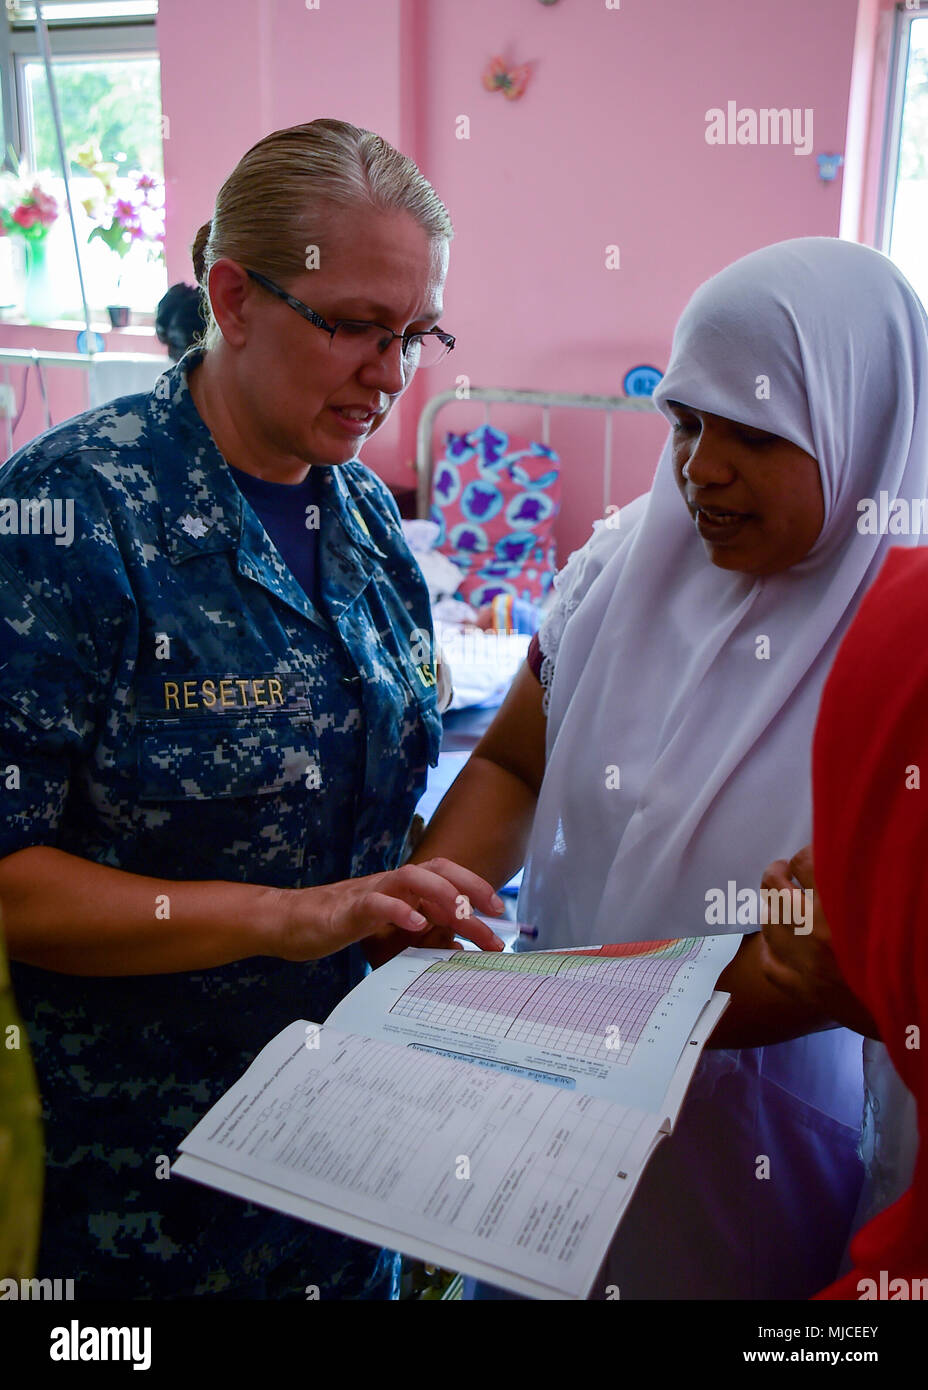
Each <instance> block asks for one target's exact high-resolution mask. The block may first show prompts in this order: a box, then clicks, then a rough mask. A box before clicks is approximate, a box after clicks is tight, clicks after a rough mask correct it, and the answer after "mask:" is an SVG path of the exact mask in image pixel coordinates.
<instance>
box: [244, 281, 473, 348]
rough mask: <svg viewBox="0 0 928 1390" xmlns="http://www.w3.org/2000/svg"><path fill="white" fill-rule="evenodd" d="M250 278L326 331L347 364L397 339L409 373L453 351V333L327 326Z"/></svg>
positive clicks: (350, 323)
mask: <svg viewBox="0 0 928 1390" xmlns="http://www.w3.org/2000/svg"><path fill="white" fill-rule="evenodd" d="M247 274H248V275H249V276H250V277H251V279H252V280H254V281H255V282H256V283H257V284H259V285H261V287H262V288H263V289H266V290H269V291H270V293H271V294H276V295H277V298H278V299H282V300H283V301H284V303H285V304H289V305H290V308H291V309H295V310H296V312H297V313H298V314H300V315H301V317H302V318H304V319H308V320H309V322H310V323H314V324H315V325H316V327H317V328H322V329H324V331H325V332H326V333H328V335H329V347H330V349H331V350H332V351H333V352H338V353H339V355H340V356H342V357H344V358H345V359H346V360H355V361H357V362H359V363H360V362H361V361H363V360H364V358H365V357H368V356H370V355H372V354H373V352H374V350H375V349H376V350H377V352H379V353H380V354H381V355H383V353H385V352H386V351H387V348H388V347H389V346H390V344H391V343H392V342H393V339H394V338H401V339H402V342H403V365H404V367H406V368H408V369H409V370H414V369H415V368H417V367H434V366H435V364H436V362H440V361H441V359H442V358H443V357H445V356H446V355H447V354H448V353H449V352H450V351H451V349H452V348H453V347H454V338H453V337H452V336H451V334H450V333H444V332H442V330H441V329H440V328H428V329H426V330H425V332H419V333H410V332H409V331H408V329H407V331H406V332H405V333H394V332H393V329H392V328H386V327H385V326H384V325H383V324H382V323H371V322H369V321H368V320H361V319H338V320H337V322H335V323H327V322H326V321H325V319H324V318H323V317H322V315H321V314H317V313H316V311H315V309H310V307H309V305H308V304H304V303H303V301H302V300H301V299H297V298H296V297H295V296H294V295H292V294H288V293H287V291H286V290H282V289H281V288H280V286H279V285H275V284H274V281H273V280H269V279H268V278H267V276H266V275H259V274H258V272H257V271H256V270H249V271H248V272H247Z"/></svg>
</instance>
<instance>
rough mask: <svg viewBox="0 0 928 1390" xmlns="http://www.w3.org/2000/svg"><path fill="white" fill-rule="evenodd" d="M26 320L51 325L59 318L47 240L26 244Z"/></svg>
mask: <svg viewBox="0 0 928 1390" xmlns="http://www.w3.org/2000/svg"><path fill="white" fill-rule="evenodd" d="M25 310H26V318H27V319H28V320H29V322H30V323H51V322H52V321H53V320H54V319H55V318H57V317H58V299H57V296H56V294H55V287H54V285H53V283H52V278H51V275H50V273H49V269H48V265H47V262H46V248H45V239H44V237H43V238H42V240H41V241H27V242H26V303H25Z"/></svg>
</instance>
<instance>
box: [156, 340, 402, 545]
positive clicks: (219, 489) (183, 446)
mask: <svg viewBox="0 0 928 1390" xmlns="http://www.w3.org/2000/svg"><path fill="white" fill-rule="evenodd" d="M203 356H204V349H203V348H191V349H189V351H188V352H186V353H185V354H184V356H183V357H182V358H181V360H180V361H179V362H177V363H175V365H174V366H173V367H172V368H170V369H169V370H168V371H166V372H164V373H163V374H162V375H161V376H160V377H159V378H158V380H157V382H156V383H155V387H154V390H153V391H152V393H151V397H150V400H149V423H150V426H151V442H152V450H153V453H154V456H155V467H156V473H157V484H158V494H159V497H160V499H161V507H162V514H163V521H164V534H165V537H166V542H167V550H168V555H169V556H170V558H171V560H172V562H179V561H182V560H186V559H188V558H190V557H191V556H193V555H206V554H211V553H215V552H217V551H222V550H233V549H237V548H238V547H239V546H240V545H241V543H242V539H243V514H244V498H243V496H242V494H241V492H240V491H239V488H238V486H237V484H236V482H235V479H234V478H233V476H232V474H231V472H230V471H229V469H228V467H227V466H226V462H225V459H224V458H223V456H222V454H221V453H220V452H219V450H218V448H217V447H216V444H215V441H214V440H213V437H212V435H211V434H210V432H209V430H208V428H207V426H206V422H205V421H204V420H203V418H202V417H201V415H200V413H199V411H198V410H197V408H196V406H195V405H194V401H193V396H192V395H191V393H190V387H189V384H188V380H187V378H188V374H189V373H190V372H191V371H192V370H193V369H194V367H196V366H197V365H198V364H199V363H200V362H201V361H202V359H203ZM323 482H324V485H325V486H324V498H325V506H326V508H327V510H328V511H329V514H330V517H331V519H333V520H335V519H337V521H338V523H339V525H340V526H341V528H342V530H343V531H344V533H345V536H346V538H347V539H348V541H350V543H351V544H352V545H354V546H357V547H358V548H359V549H360V550H362V551H365V552H367V553H368V554H370V555H374V556H376V557H377V558H378V559H383V558H384V552H383V551H382V550H381V549H380V547H379V546H378V545H377V544H376V542H375V541H374V540H373V538H372V537H371V535H370V532H369V531H368V529H367V527H366V526H365V524H364V521H363V519H362V517H361V514H360V512H359V511H358V508H357V504H356V502H355V500H354V498H353V497H352V495H351V491H350V489H349V487H348V484H347V482H346V480H345V478H344V476H343V474H342V469H341V468H340V467H339V468H327V469H326V470H325V478H324V480H323Z"/></svg>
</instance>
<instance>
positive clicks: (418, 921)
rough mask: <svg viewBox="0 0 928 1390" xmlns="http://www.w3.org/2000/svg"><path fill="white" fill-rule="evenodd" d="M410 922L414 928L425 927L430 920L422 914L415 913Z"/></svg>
mask: <svg viewBox="0 0 928 1390" xmlns="http://www.w3.org/2000/svg"><path fill="white" fill-rule="evenodd" d="M410 921H411V922H412V924H413V926H416V927H424V926H425V924H426V922H427V921H428V918H427V917H423V916H422V913H421V912H414V913H413V914H412V916H411V918H410Z"/></svg>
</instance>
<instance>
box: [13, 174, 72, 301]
mask: <svg viewBox="0 0 928 1390" xmlns="http://www.w3.org/2000/svg"><path fill="white" fill-rule="evenodd" d="M14 163H16V161H15V156H14ZM43 182H44V184H45V185H46V186H43ZM47 182H48V179H47V176H45V175H39V174H30V173H28V172H26V171H24V170H23V169H22V168H21V167H20V166H19V165H18V163H17V165H16V168H15V170H9V169H4V170H0V247H2V252H0V281H2V282H3V283H2V284H0V300H2V303H3V305H4V306H5V307H7V308H9V307H11V306H13V305H15V304H16V303H17V300H18V298H19V296H21V294H22V289H21V288H20V289H19V290H18V292H17V287H16V284H17V281H18V282H19V285H20V287H21V286H22V283H23V279H24V277H25V281H26V307H27V311H28V310H29V299H30V293H29V292H30V289H32V290H33V291H36V292H39V293H40V297H41V294H42V293H44V280H45V278H46V277H45V238H46V237H47V236H48V230H49V228H50V227H51V226H52V224H53V223H54V222H56V221H57V219H58V212H59V207H58V199H57V198H55V197H53V195H52V194H51V193H49V192H48V188H47ZM17 246H18V247H19V248H20V251H19V259H18V261H17V258H16V256H15V254H14V248H15V247H17ZM30 316H31V315H30ZM39 317H44V309H43V312H42V313H40V314H39Z"/></svg>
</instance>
